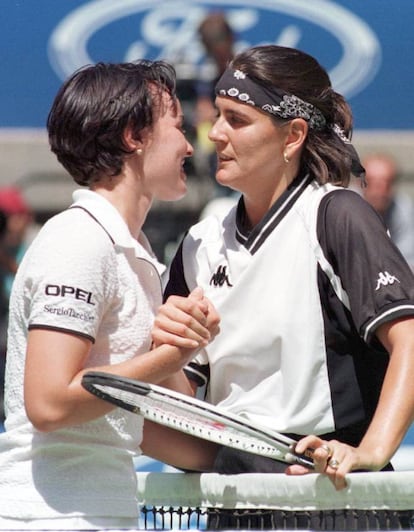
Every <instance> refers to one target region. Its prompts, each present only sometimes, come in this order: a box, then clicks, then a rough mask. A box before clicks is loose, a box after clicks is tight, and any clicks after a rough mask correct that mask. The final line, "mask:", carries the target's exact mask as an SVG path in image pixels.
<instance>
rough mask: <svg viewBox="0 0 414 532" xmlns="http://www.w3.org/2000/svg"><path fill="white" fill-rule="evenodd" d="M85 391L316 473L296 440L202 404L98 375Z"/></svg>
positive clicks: (88, 378)
mask: <svg viewBox="0 0 414 532" xmlns="http://www.w3.org/2000/svg"><path fill="white" fill-rule="evenodd" d="M82 386H83V387H84V388H85V389H86V390H88V391H89V392H90V393H92V394H94V395H96V396H97V397H99V398H101V399H104V400H105V401H108V402H110V403H112V404H114V405H116V406H119V407H121V408H124V409H125V410H129V411H130V412H134V413H135V414H139V415H141V416H143V417H144V418H145V419H149V420H151V421H153V422H155V423H158V424H160V425H165V426H167V427H170V428H173V429H175V430H179V431H181V432H184V433H186V434H190V435H192V436H197V437H198V438H202V439H205V440H209V441H212V442H214V443H217V444H220V445H225V446H227V447H233V448H235V449H239V450H242V451H246V452H250V453H253V454H258V455H261V456H267V457H269V458H273V459H274V460H279V461H282V462H286V463H289V464H301V465H304V466H306V467H308V468H309V469H312V468H313V461H312V459H311V453H310V456H307V455H299V454H296V453H295V451H294V447H295V444H296V441H295V440H293V439H292V438H288V437H287V436H284V435H283V434H279V433H278V432H275V431H272V430H270V429H268V428H265V427H259V426H257V425H254V424H252V423H251V422H249V421H248V420H246V419H245V418H243V417H241V416H237V415H235V414H231V413H229V412H227V411H225V410H224V409H221V408H218V407H217V406H213V405H210V404H209V403H206V402H204V401H200V400H199V399H195V398H193V397H189V396H187V395H184V394H181V393H178V392H174V391H172V390H169V389H167V388H162V387H160V386H156V385H154V384H147V383H145V382H141V381H137V380H133V379H127V378H124V377H118V376H117V375H112V374H110V373H103V372H99V371H89V372H87V373H85V375H84V376H83V378H82Z"/></svg>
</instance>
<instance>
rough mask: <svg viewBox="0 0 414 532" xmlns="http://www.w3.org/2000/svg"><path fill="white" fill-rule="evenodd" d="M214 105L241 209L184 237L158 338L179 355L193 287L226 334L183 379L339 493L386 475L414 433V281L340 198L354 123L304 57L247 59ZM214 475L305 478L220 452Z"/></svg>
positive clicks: (354, 162) (352, 199)
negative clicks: (372, 473) (267, 432)
mask: <svg viewBox="0 0 414 532" xmlns="http://www.w3.org/2000/svg"><path fill="white" fill-rule="evenodd" d="M216 106H217V109H218V116H217V120H216V122H215V124H214V125H213V126H212V129H211V131H210V134H209V136H210V139H211V140H212V141H213V142H214V143H215V146H216V151H217V164H218V167H217V174H216V179H217V181H218V182H219V183H220V184H221V185H224V186H227V187H229V188H230V189H233V190H235V191H238V192H240V193H241V198H240V201H239V202H238V204H237V205H236V206H235V207H234V208H232V209H231V210H230V211H229V212H228V213H227V214H226V215H225V216H224V217H222V218H220V219H218V218H217V217H210V218H206V219H204V220H202V221H201V222H200V223H198V224H197V225H195V226H194V227H192V228H191V229H190V230H189V232H188V233H187V235H186V236H185V238H184V239H183V242H182V243H181V246H180V248H179V250H178V252H177V254H176V256H175V258H174V260H173V262H172V264H171V267H170V272H169V281H168V284H167V286H166V290H165V300H166V303H165V304H164V306H163V307H162V309H161V313H160V315H159V318H158V319H157V320H156V327H155V329H154V331H153V333H154V334H153V336H154V339H155V343H156V344H157V343H160V342H162V341H167V342H170V343H174V342H177V344H185V342H186V339H185V338H184V337H182V338H180V337H178V336H177V332H176V331H177V329H176V328H175V327H174V320H177V321H180V316H181V315H182V314H181V313H182V312H184V313H186V312H189V310H188V309H187V302H186V301H185V300H184V299H183V298H181V297H178V296H187V295H188V294H189V293H190V292H191V291H192V290H193V289H194V288H195V287H197V286H201V287H202V288H203V289H204V292H205V295H206V297H208V298H209V299H210V300H211V301H212V303H213V304H214V306H215V307H216V309H217V311H218V312H219V314H220V317H221V324H220V334H218V335H217V336H216V338H215V339H214V341H213V342H211V343H210V344H209V345H208V346H207V347H206V348H205V349H202V350H201V351H199V352H198V354H197V356H196V358H195V359H194V360H193V361H192V362H191V363H190V365H189V366H188V367H187V376H188V378H189V379H190V380H191V381H192V382H193V383H194V384H195V386H198V387H201V386H204V389H205V397H206V400H207V401H209V402H211V403H213V404H215V405H219V406H220V407H222V408H225V409H228V410H229V411H230V412H232V413H235V414H238V415H241V416H244V417H245V418H247V419H248V420H251V421H253V422H255V423H258V424H261V425H264V426H266V427H268V428H270V429H274V430H276V431H278V432H282V433H286V434H288V435H290V436H292V435H293V436H295V437H296V438H297V439H299V442H298V444H297V446H296V450H297V451H298V452H300V453H303V452H305V450H306V449H307V448H312V449H314V453H313V458H314V462H315V468H316V471H318V472H324V473H326V474H327V475H328V476H329V478H330V479H331V480H332V482H333V483H334V485H335V487H336V488H337V489H342V488H344V487H345V486H346V478H345V477H346V474H347V473H348V472H350V471H355V470H382V469H390V468H391V465H390V459H391V458H392V456H393V454H394V453H395V451H396V450H397V448H398V446H399V445H400V443H401V441H402V439H403V437H404V434H405V433H406V431H407V430H408V428H409V427H410V425H411V423H412V422H413V413H414V387H413V385H412V379H413V375H414V277H413V274H412V272H411V270H410V268H409V267H408V265H407V263H406V262H405V260H404V259H403V257H402V255H401V254H400V252H399V251H398V250H397V248H396V247H395V245H394V244H393V243H392V242H391V240H390V238H389V236H388V234H387V231H386V229H385V228H384V225H383V223H382V221H381V219H380V218H379V216H378V215H377V214H376V213H375V211H374V210H373V209H372V208H371V207H370V206H369V205H368V204H367V203H366V202H365V201H364V200H363V199H362V198H361V197H360V196H359V195H358V194H357V193H355V192H353V191H351V190H347V188H346V187H347V185H348V183H349V180H350V176H351V173H353V174H354V175H357V176H359V177H361V178H363V168H362V167H361V164H360V162H359V159H358V156H357V153H356V151H355V149H354V148H353V146H352V144H351V142H350V140H349V139H350V136H351V132H352V125H353V124H352V114H351V110H350V108H349V106H348V104H347V103H346V101H345V100H344V98H343V97H342V96H341V95H340V94H338V93H336V92H335V91H334V90H333V88H332V86H331V83H330V80H329V77H328V75H327V73H326V72H325V70H324V69H323V68H322V67H321V66H320V65H319V64H318V63H317V61H316V60H315V59H314V58H312V57H310V56H309V55H307V54H305V53H303V52H301V51H299V50H296V49H291V48H285V47H279V46H258V47H255V48H251V49H249V50H247V51H244V52H242V53H240V54H239V55H237V56H236V57H235V58H234V59H233V61H232V62H231V64H230V66H229V67H228V68H227V70H226V71H225V72H224V74H223V76H222V77H221V79H220V80H219V81H218V84H217V87H216ZM170 296H171V297H170ZM167 298H169V299H168V300H167ZM215 471H217V472H220V473H241V472H250V471H255V472H272V471H275V472H280V471H286V472H287V473H288V474H305V473H306V470H305V469H304V468H302V466H299V465H295V466H289V467H286V464H281V463H278V462H276V461H274V460H271V459H266V458H261V457H257V456H255V455H252V454H249V453H240V452H237V451H233V450H230V449H228V448H223V449H221V450H220V451H219V453H218V455H217V458H216V462H215Z"/></svg>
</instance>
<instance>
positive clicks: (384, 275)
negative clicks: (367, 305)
mask: <svg viewBox="0 0 414 532" xmlns="http://www.w3.org/2000/svg"><path fill="white" fill-rule="evenodd" d="M399 282H400V281H399V280H398V279H397V278H396V277H395V275H391V274H390V273H388V272H380V273H379V275H378V279H377V286H376V288H375V290H379V289H380V288H381V286H387V285H389V284H394V283H399Z"/></svg>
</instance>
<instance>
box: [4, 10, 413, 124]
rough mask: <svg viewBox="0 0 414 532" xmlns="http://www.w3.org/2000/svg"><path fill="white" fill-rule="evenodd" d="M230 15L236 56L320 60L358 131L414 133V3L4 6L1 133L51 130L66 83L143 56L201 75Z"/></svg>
mask: <svg viewBox="0 0 414 532" xmlns="http://www.w3.org/2000/svg"><path fill="white" fill-rule="evenodd" d="M212 10H223V11H225V13H226V15H227V17H228V20H229V22H230V24H231V25H232V27H233V29H234V31H235V34H236V37H237V48H239V49H241V48H243V47H246V46H250V45H255V44H262V43H275V44H282V45H287V46H293V47H297V48H300V49H302V50H304V51H306V52H308V53H310V54H312V55H314V56H315V57H316V58H317V59H318V60H319V61H320V63H321V64H322V65H323V66H325V68H326V69H327V70H328V72H329V73H330V76H331V79H332V81H333V85H334V87H335V88H336V90H338V91H339V92H341V93H343V94H344V95H345V96H346V97H347V98H348V100H349V102H350V103H351V105H352V108H353V110H354V115H355V128H356V129H399V130H408V129H414V124H413V117H414V113H413V111H414V105H413V98H412V95H411V89H412V87H413V86H414V68H413V66H412V64H413V57H414V47H413V46H412V44H413V43H412V41H413V38H412V25H413V21H414V2H413V1H412V0H393V1H392V2H390V0H364V1H362V2H361V0H311V1H309V0H228V1H227V2H224V1H217V0H210V1H202V0H116V1H114V0H65V1H56V0H36V1H33V0H2V2H1V15H0V16H1V33H0V39H1V40H2V42H1V48H0V49H1V52H0V54H1V57H2V61H1V64H2V66H3V74H2V81H1V84H0V127H3V128H6V127H7V128H9V127H18V128H19V127H35V128H39V127H40V128H42V127H44V126H45V121H46V116H47V113H48V110H49V108H50V105H51V103H52V100H53V98H54V96H55V94H56V91H57V90H58V87H59V85H60V84H61V82H62V80H63V79H64V78H65V77H67V76H68V75H69V74H71V73H72V72H73V71H74V70H76V69H77V68H79V67H81V66H83V65H84V64H87V63H92V62H93V63H95V62H97V61H114V62H118V61H128V60H134V59H137V58H139V57H145V58H148V59H159V58H162V59H167V60H170V61H172V62H173V63H185V64H186V65H190V66H192V67H194V69H196V68H197V66H198V65H200V64H201V63H202V61H203V55H204V50H203V48H202V46H201V44H200V42H199V41H198V38H197V26H198V24H199V22H200V21H201V20H202V19H203V18H204V17H205V16H206V14H207V13H208V12H210V11H212Z"/></svg>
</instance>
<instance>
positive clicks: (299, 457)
mask: <svg viewBox="0 0 414 532" xmlns="http://www.w3.org/2000/svg"><path fill="white" fill-rule="evenodd" d="M285 460H286V461H287V462H289V463H290V464H299V465H302V466H304V467H307V468H308V469H314V467H315V466H314V463H313V461H312V459H311V458H308V457H307V456H305V455H303V454H294V453H287V454H286V455H285Z"/></svg>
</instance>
